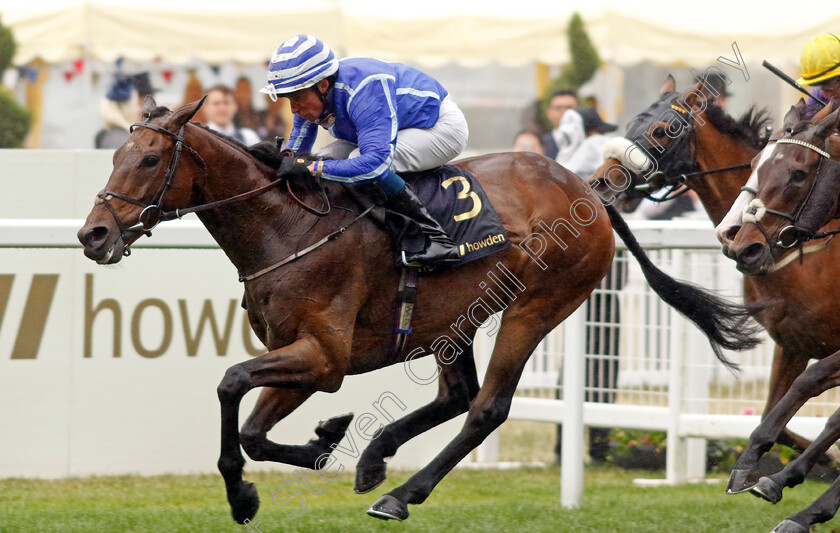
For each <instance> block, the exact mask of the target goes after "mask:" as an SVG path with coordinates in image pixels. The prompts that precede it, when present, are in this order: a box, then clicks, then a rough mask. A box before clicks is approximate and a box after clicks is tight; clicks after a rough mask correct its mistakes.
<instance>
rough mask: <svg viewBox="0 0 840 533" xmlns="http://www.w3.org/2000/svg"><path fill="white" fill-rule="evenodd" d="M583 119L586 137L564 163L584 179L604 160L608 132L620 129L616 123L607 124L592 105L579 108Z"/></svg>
mask: <svg viewBox="0 0 840 533" xmlns="http://www.w3.org/2000/svg"><path fill="white" fill-rule="evenodd" d="M577 112H578V114H579V115H580V116H581V118H582V119H583V130H584V131H585V132H586V139H585V140H584V141H583V142H582V143H581V144H580V146H579V147H578V149H577V150H575V151H574V153H573V154H572V155H571V157H570V158H569V159H568V160H567V161H566V164H565V165H564V166H565V167H566V168H568V169H569V170H571V171H572V172H574V173H575V174H577V175H578V176H580V177H581V178H583V179H586V178H588V177H589V176H590V175H591V174H592V173H593V172H595V170H596V169H597V168H598V167H599V166H601V163H602V162H603V159H604V158H603V156H602V155H601V152H602V151H603V148H604V144H605V143H606V142H607V140H608V137H607V136H606V135H605V134H606V133H612V132H614V131H615V130H617V129H618V126H616V125H615V124H607V123H606V122H604V121H603V120H601V117H600V116H599V115H598V111H597V110H595V109H593V108H591V107H584V108H581V109H578V110H577Z"/></svg>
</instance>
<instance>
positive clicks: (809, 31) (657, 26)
mask: <svg viewBox="0 0 840 533" xmlns="http://www.w3.org/2000/svg"><path fill="white" fill-rule="evenodd" d="M234 5H235V8H232V7H231V6H234ZM574 11H578V12H580V13H581V15H582V16H583V18H584V20H585V22H586V26H587V30H588V32H589V35H590V37H591V38H592V40H593V41H594V43H595V45H596V47H597V48H598V50H599V52H600V54H601V55H602V58H603V59H605V60H608V61H612V62H614V63H617V64H621V65H628V64H635V63H639V62H644V61H649V62H655V63H668V64H674V63H678V64H679V63H682V64H709V63H711V62H714V60H715V59H716V58H717V57H718V56H719V55H726V53H727V51H730V52H731V50H730V48H729V47H730V45H731V43H732V42H733V41H737V42H738V44H739V48H740V50H741V53H742V54H743V56H744V58H745V59H746V60H747V61H748V62H755V61H760V60H761V59H768V60H770V61H773V60H781V59H782V58H784V59H786V60H790V59H792V58H797V57H798V55H799V50H800V49H801V47H802V44H803V43H804V42H805V41H807V40H808V39H809V38H811V37H812V36H814V35H816V34H818V33H821V32H826V31H836V29H837V28H838V27H840V2H837V1H836V0H811V2H809V4H808V7H807V9H806V10H805V11H802V10H797V9H796V7H794V6H792V5H791V4H790V3H789V2H782V1H780V0H771V1H760V2H756V1H750V2H741V3H735V2H731V1H725V0H707V1H705V2H703V3H701V4H686V5H677V4H673V3H668V4H666V3H663V2H661V1H654V0H640V1H636V2H616V1H615V0H587V1H583V0H573V1H567V2H546V1H545V0H518V1H517V2H487V1H486V0H481V1H479V0H459V1H457V2H453V1H451V0H424V1H423V2H395V1H394V0H307V1H305V2H303V1H295V2H291V1H289V0H274V1H270V0H243V1H240V2H237V3H235V4H234V3H222V4H215V3H213V2H206V1H201V2H198V1H197V0H169V1H165V0H147V1H144V2H142V3H138V2H134V1H132V2H129V1H128V0H71V1H69V2H68V1H67V0H65V1H59V0H33V1H29V2H21V1H20V0H13V1H12V0H0V16H2V22H3V23H4V24H5V25H8V26H10V27H11V28H12V30H13V31H14V33H15V38H16V40H17V41H18V45H19V50H18V54H17V56H16V63H17V64H24V63H26V62H28V61H30V60H32V59H35V58H36V57H40V58H41V59H44V60H46V61H48V62H57V61H69V60H73V59H75V58H78V57H82V56H87V57H91V58H94V59H98V60H102V61H112V60H114V59H116V58H117V57H124V58H126V59H129V60H134V61H149V60H151V59H154V58H163V59H165V60H166V61H173V62H186V61H189V60H193V59H198V60H203V61H207V62H221V61H225V60H236V61H240V62H245V63H262V62H264V61H265V60H266V59H268V57H269V56H270V53H271V51H272V50H273V49H274V47H276V46H277V44H278V43H279V42H281V41H282V40H283V39H284V38H286V37H288V36H289V35H293V34H296V33H313V34H316V35H318V36H320V37H321V38H323V39H324V40H325V41H327V42H328V44H330V45H331V46H333V47H334V48H335V49H336V50H338V51H340V52H342V53H343V54H344V55H370V56H376V57H382V58H386V59H392V60H399V61H406V62H411V63H416V64H420V65H440V64H444V63H450V62H455V63H459V64H462V65H468V66H475V65H481V64H486V63H488V62H499V63H503V64H508V65H516V64H525V63H530V62H534V61H539V62H543V63H547V64H562V63H565V62H567V61H568V50H567V43H566V37H565V31H566V27H567V24H568V20H569V17H570V16H571V14H572V13H573V12H574ZM727 57H731V56H727Z"/></svg>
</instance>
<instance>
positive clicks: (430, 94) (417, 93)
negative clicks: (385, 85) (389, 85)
mask: <svg viewBox="0 0 840 533" xmlns="http://www.w3.org/2000/svg"><path fill="white" fill-rule="evenodd" d="M397 94H410V95H413V96H424V97H428V98H434V99H435V100H440V95H439V94H438V93H436V92H434V91H419V90H417V89H412V88H411V87H402V88H400V89H397Z"/></svg>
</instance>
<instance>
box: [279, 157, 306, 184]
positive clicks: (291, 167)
mask: <svg viewBox="0 0 840 533" xmlns="http://www.w3.org/2000/svg"><path fill="white" fill-rule="evenodd" d="M277 179H286V180H292V181H296V180H300V179H311V174H310V172H309V169H308V168H306V160H305V159H303V158H302V157H284V158H283V160H282V161H280V168H278V169H277Z"/></svg>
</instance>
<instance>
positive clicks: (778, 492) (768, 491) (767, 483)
mask: <svg viewBox="0 0 840 533" xmlns="http://www.w3.org/2000/svg"><path fill="white" fill-rule="evenodd" d="M783 488H784V487H781V486H779V484H778V483H776V482H775V481H773V480H772V479H770V478H769V477H763V478H761V479H759V480H758V483H756V484H755V486H753V487H752V488H751V489H750V492H751V493H753V495H755V496H758V497H759V498H761V499H763V500H767V501H768V502H770V503H774V504H775V503H779V502H780V501H782V489H783Z"/></svg>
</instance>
